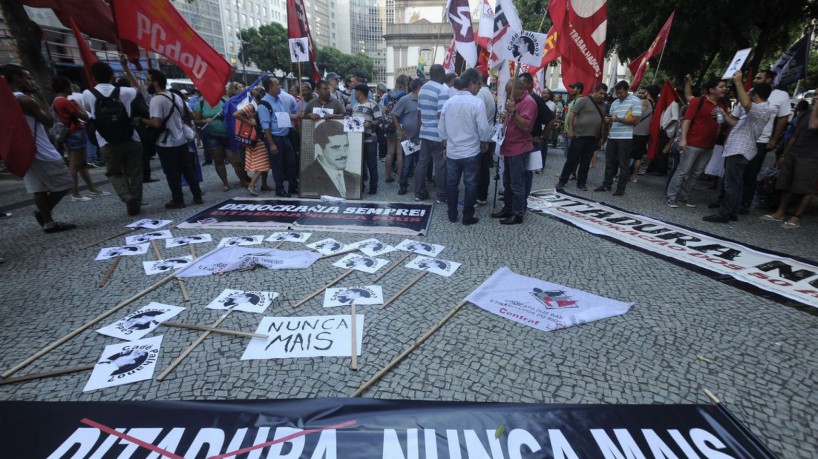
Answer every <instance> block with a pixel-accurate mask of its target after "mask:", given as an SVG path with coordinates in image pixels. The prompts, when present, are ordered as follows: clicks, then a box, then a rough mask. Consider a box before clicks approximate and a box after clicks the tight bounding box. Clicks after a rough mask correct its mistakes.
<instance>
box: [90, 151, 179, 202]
mask: <svg viewBox="0 0 818 459" xmlns="http://www.w3.org/2000/svg"><path fill="white" fill-rule="evenodd" d="M100 153H101V154H102V159H104V160H105V175H106V176H107V177H108V179H109V180H110V181H111V185H112V186H113V188H114V191H115V192H116V194H117V196H119V199H121V200H122V202H128V201H130V200H137V199H138V200H139V202H140V203H141V202H142V144H140V143H139V142H136V141H133V140H126V141H125V142H122V143H114V144H111V143H109V144H107V145H105V146H104V147H102V148H101V149H100ZM162 164H163V165H164V162H163V163H162Z"/></svg>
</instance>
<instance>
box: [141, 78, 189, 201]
mask: <svg viewBox="0 0 818 459" xmlns="http://www.w3.org/2000/svg"><path fill="white" fill-rule="evenodd" d="M167 83H168V79H167V77H166V76H165V74H164V73H162V72H160V71H159V70H148V92H149V93H150V94H152V95H153V97H151V104H150V105H151V106H150V112H151V118H150V119H145V118H139V121H141V122H142V123H144V124H145V125H147V126H149V127H152V128H156V129H162V131H161V132H160V133H159V136H158V137H157V139H156V153H157V154H158V155H159V161H160V162H161V163H162V171H164V173H165V177H167V180H168V188H170V193H171V200H170V201H169V202H167V203H165V208H166V209H182V208H184V207H185V197H184V194H182V177H184V178H185V181H187V183H188V185H189V186H190V190H191V192H193V202H194V203H196V204H202V202H203V201H202V190H201V188H199V180H198V179H197V178H196V157H195V155H191V154H190V153H189V152H188V148H187V143H188V139H187V137H186V136H185V131H184V128H183V123H184V121H182V113H184V110H185V102H184V100H182V98H181V97H179V96H178V95H176V94H173V93H172V92H170V91H168V90H167V89H166V86H167Z"/></svg>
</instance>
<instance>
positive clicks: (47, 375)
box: [0, 363, 96, 386]
mask: <svg viewBox="0 0 818 459" xmlns="http://www.w3.org/2000/svg"><path fill="white" fill-rule="evenodd" d="M94 365H96V364H93V363H92V364H90V365H82V366H79V367H73V368H63V369H60V370H53V371H48V372H46V373H37V374H34V375H25V376H20V377H17V378H11V379H4V380H0V386H5V385H6V384H16V383H20V382H25V381H34V380H35V379H43V378H50V377H52V376H61V375H67V374H70V373H79V372H80V371H87V370H93V369H94Z"/></svg>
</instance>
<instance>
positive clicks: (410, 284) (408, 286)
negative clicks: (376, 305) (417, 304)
mask: <svg viewBox="0 0 818 459" xmlns="http://www.w3.org/2000/svg"><path fill="white" fill-rule="evenodd" d="M428 272H429V271H421V272H420V274H418V275H417V276H415V278H414V279H412V280H411V281H409V283H408V284H406V285H404V286H403V288H401V289H400V290H398V293H396V294H394V295H392V298H389V299H388V300H386V301H385V302H384V303H383V304H382V305H381V309H384V308H385V307H387V306H389V303H391V302H393V301H395V299H396V298H397V297H399V296H401V295H403V292H405V291H407V290H409V288H410V287H411V286H413V285H415V283H416V282H417V281H419V280H421V279H423V276H425V275H426V274H427V273H428Z"/></svg>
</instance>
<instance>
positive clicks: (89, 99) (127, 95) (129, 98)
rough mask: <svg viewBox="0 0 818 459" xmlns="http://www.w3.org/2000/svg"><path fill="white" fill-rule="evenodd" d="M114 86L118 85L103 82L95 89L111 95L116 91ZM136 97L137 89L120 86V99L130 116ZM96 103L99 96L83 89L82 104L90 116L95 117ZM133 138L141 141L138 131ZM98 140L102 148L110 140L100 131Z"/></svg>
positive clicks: (106, 95) (134, 132) (105, 94)
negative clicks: (132, 103) (103, 136)
mask: <svg viewBox="0 0 818 459" xmlns="http://www.w3.org/2000/svg"><path fill="white" fill-rule="evenodd" d="M114 88H116V86H114V85H112V84H108V83H101V84H98V85H96V86H94V89H96V90H97V91H99V93H100V94H102V95H103V96H105V97H108V96H110V95H111V93H112V92H114ZM134 99H136V89H134V88H119V100H120V102H122V105H124V106H125V111H126V112H128V116H131V102H133V101H134ZM96 103H97V98H96V97H94V95H93V94H92V93H91V91H89V90H88V89H86V90H85V91H83V93H82V105H83V106H85V111H87V112H88V117H89V118H93V117H94V106H96ZM131 140H135V141H137V142H139V134H137V133H136V130H134V131H133V135H132V136H131ZM97 142H98V143H99V147H100V148H102V147H104V146H105V145H108V142H107V141H106V140H105V139H103V138H102V136H101V135H99V132H97Z"/></svg>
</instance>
